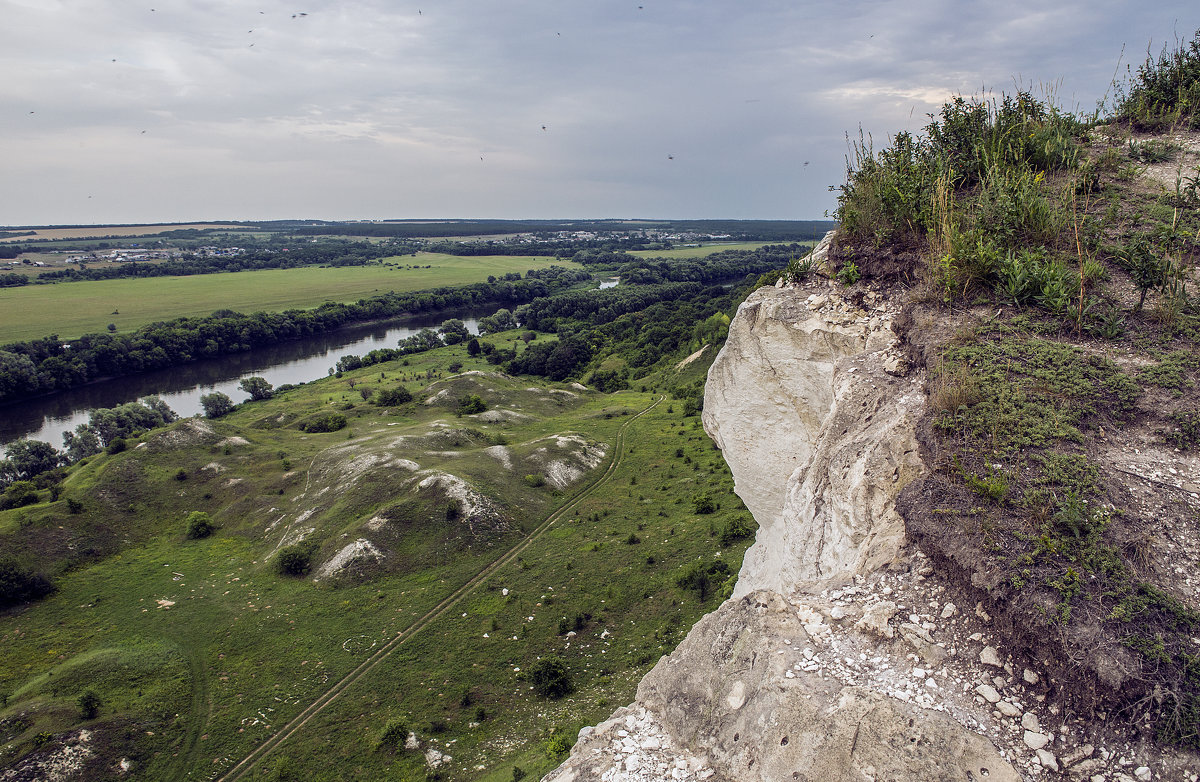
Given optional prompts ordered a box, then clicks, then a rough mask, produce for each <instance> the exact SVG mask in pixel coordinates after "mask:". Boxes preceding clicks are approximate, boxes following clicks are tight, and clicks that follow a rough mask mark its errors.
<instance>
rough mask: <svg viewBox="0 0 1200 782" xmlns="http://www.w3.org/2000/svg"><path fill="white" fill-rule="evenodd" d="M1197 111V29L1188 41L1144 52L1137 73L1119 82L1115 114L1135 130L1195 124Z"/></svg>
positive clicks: (1199, 71) (1199, 63)
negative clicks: (1148, 53)
mask: <svg viewBox="0 0 1200 782" xmlns="http://www.w3.org/2000/svg"><path fill="white" fill-rule="evenodd" d="M1198 114H1200V31H1198V32H1197V33H1196V34H1195V35H1194V36H1193V37H1192V40H1191V41H1188V42H1185V43H1182V44H1180V45H1179V46H1177V47H1175V48H1174V49H1167V48H1164V49H1163V51H1162V52H1161V53H1160V54H1159V56H1158V58H1157V59H1155V58H1153V57H1150V56H1147V57H1146V60H1145V62H1143V63H1142V64H1141V66H1139V67H1138V70H1137V75H1136V76H1130V77H1129V79H1128V80H1127V83H1126V84H1124V85H1121V90H1120V94H1119V95H1118V100H1117V117H1118V118H1119V119H1122V120H1126V121H1128V122H1130V123H1131V124H1132V125H1133V127H1134V128H1135V129H1137V130H1144V131H1157V130H1163V129H1165V128H1168V127H1171V126H1173V125H1175V124H1177V123H1181V124H1185V125H1189V126H1191V127H1195V126H1196V117H1197V115H1198Z"/></svg>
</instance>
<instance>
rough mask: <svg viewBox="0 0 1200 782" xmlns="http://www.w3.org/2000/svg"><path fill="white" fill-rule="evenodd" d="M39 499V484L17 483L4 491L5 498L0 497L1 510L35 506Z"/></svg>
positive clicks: (31, 482) (29, 482) (30, 482)
mask: <svg viewBox="0 0 1200 782" xmlns="http://www.w3.org/2000/svg"><path fill="white" fill-rule="evenodd" d="M38 499H39V498H38V490H37V484H35V483H34V482H33V481H17V482H16V483H14V484H12V485H10V486H9V487H8V488H7V489H5V490H4V496H3V497H0V510H4V509H6V508H22V507H24V506H26V505H33V504H35V503H37V501H38Z"/></svg>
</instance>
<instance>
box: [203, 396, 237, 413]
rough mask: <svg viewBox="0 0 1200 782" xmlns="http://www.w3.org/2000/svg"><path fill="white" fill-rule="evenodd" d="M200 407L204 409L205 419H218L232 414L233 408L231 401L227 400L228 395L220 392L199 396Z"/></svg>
mask: <svg viewBox="0 0 1200 782" xmlns="http://www.w3.org/2000/svg"><path fill="white" fill-rule="evenodd" d="M200 406H201V407H203V408H204V417H205V418H220V417H221V416H223V415H226V414H228V413H230V412H232V410H233V408H234V404H233V400H232V399H230V398H229V395H228V394H222V393H221V392H220V391H214V392H212V393H211V394H204V395H203V396H201V397H200Z"/></svg>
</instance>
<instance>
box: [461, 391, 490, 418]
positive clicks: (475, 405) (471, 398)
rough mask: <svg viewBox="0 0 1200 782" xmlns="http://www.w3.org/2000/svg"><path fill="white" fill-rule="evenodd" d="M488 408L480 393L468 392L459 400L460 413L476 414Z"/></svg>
mask: <svg viewBox="0 0 1200 782" xmlns="http://www.w3.org/2000/svg"><path fill="white" fill-rule="evenodd" d="M487 409H488V408H487V403H486V402H484V401H483V398H482V397H480V396H479V395H478V394H468V395H467V396H464V397H462V398H461V399H459V400H458V414H459V415H474V414H475V413H482V412H484V411H485V410H487Z"/></svg>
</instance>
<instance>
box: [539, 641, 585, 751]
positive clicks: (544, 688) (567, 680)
mask: <svg viewBox="0 0 1200 782" xmlns="http://www.w3.org/2000/svg"><path fill="white" fill-rule="evenodd" d="M529 682H530V683H531V684H532V685H533V690H534V692H536V693H537V694H538V695H540V696H542V697H543V698H561V697H563V696H564V695H568V694H570V693H572V692H574V691H575V684H574V682H572V681H571V673H570V671H568V670H567V665H566V663H564V662H563V661H562V659H561V658H559V657H543V658H542V659H541V660H538V661H537V662H536V663H535V664H534V666H533V668H531V669H530V670H529ZM569 748H570V745H569V744H568V749H569Z"/></svg>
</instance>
